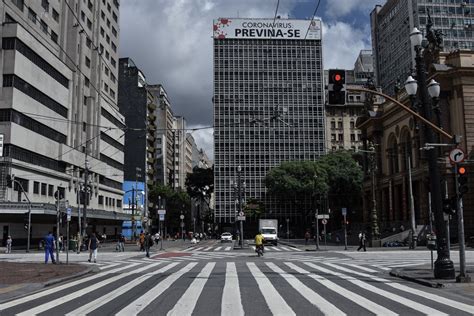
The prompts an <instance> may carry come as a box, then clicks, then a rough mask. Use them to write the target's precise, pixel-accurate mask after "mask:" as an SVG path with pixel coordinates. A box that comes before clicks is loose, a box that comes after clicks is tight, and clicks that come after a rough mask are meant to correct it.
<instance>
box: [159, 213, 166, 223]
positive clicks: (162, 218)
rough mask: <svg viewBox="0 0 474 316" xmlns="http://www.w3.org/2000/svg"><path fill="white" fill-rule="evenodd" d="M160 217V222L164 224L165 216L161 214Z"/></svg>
mask: <svg viewBox="0 0 474 316" xmlns="http://www.w3.org/2000/svg"><path fill="white" fill-rule="evenodd" d="M159 215H160V222H163V221H164V220H165V214H159Z"/></svg>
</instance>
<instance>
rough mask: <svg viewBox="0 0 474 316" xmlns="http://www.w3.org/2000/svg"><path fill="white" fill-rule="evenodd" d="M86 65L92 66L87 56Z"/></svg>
mask: <svg viewBox="0 0 474 316" xmlns="http://www.w3.org/2000/svg"><path fill="white" fill-rule="evenodd" d="M86 67H87V68H91V60H90V59H89V57H87V56H86Z"/></svg>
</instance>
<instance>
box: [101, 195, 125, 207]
mask: <svg viewBox="0 0 474 316" xmlns="http://www.w3.org/2000/svg"><path fill="white" fill-rule="evenodd" d="M98 203H99V205H104V196H103V195H99V201H98ZM116 204H117V207H122V200H120V199H113V198H111V197H108V196H106V197H105V206H113V207H115V205H116Z"/></svg>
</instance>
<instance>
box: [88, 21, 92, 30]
mask: <svg viewBox="0 0 474 316" xmlns="http://www.w3.org/2000/svg"><path fill="white" fill-rule="evenodd" d="M87 28H88V29H89V30H91V29H92V21H91V20H89V19H87Z"/></svg>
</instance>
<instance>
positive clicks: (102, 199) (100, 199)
mask: <svg viewBox="0 0 474 316" xmlns="http://www.w3.org/2000/svg"><path fill="white" fill-rule="evenodd" d="M99 205H104V196H103V195H99Z"/></svg>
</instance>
